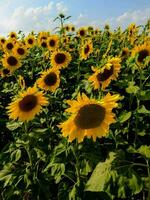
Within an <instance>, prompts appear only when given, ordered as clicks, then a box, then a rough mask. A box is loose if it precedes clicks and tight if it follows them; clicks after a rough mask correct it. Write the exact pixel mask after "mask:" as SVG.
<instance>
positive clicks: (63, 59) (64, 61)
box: [50, 51, 71, 68]
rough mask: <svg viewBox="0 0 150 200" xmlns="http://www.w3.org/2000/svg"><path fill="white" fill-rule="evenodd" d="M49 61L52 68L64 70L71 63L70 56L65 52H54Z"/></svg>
mask: <svg viewBox="0 0 150 200" xmlns="http://www.w3.org/2000/svg"><path fill="white" fill-rule="evenodd" d="M50 59H51V64H52V66H53V67H56V68H65V67H67V66H68V65H69V63H70V62H71V55H70V53H69V52H66V51H54V52H53V53H52V54H51V58H50Z"/></svg>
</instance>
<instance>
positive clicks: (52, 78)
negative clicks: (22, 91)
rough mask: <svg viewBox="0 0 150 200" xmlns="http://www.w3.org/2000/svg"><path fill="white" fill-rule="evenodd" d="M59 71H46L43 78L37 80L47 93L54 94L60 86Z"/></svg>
mask: <svg viewBox="0 0 150 200" xmlns="http://www.w3.org/2000/svg"><path fill="white" fill-rule="evenodd" d="M59 74H60V72H59V70H58V69H56V68H50V69H48V70H46V71H44V72H43V73H42V75H41V77H40V78H39V79H38V80H37V85H38V87H40V88H41V89H43V90H45V91H48V90H49V91H51V92H54V91H55V90H56V89H57V88H58V87H59V84H60V77H59Z"/></svg>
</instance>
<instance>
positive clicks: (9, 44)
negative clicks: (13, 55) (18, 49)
mask: <svg viewBox="0 0 150 200" xmlns="http://www.w3.org/2000/svg"><path fill="white" fill-rule="evenodd" d="M14 46H15V42H14V40H13V39H8V40H6V42H5V43H4V46H3V48H4V51H5V52H11V51H12V50H13V48H14Z"/></svg>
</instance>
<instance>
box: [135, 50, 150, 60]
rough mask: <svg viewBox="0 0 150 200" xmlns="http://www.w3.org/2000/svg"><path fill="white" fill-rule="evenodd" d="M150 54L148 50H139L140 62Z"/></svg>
mask: <svg viewBox="0 0 150 200" xmlns="http://www.w3.org/2000/svg"><path fill="white" fill-rule="evenodd" d="M148 55H149V52H148V50H146V49H144V50H141V51H140V52H139V55H138V62H143V60H144V59H145V58H146V57H147V56H148Z"/></svg>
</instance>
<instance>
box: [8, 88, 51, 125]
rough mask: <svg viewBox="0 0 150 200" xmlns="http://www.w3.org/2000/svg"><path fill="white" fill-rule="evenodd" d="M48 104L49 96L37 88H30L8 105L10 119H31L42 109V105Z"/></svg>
mask: <svg viewBox="0 0 150 200" xmlns="http://www.w3.org/2000/svg"><path fill="white" fill-rule="evenodd" d="M47 104H48V101H47V98H46V97H45V96H44V94H43V93H42V92H39V91H38V90H37V88H35V87H33V88H28V89H27V90H26V91H24V92H20V93H19V95H18V96H17V98H16V99H14V101H13V102H11V103H10V104H9V106H8V107H7V109H8V115H9V118H10V119H14V120H15V119H18V120H20V121H23V122H24V121H30V120H32V119H33V118H34V117H35V115H36V114H39V113H40V112H41V111H42V106H46V105H47Z"/></svg>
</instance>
